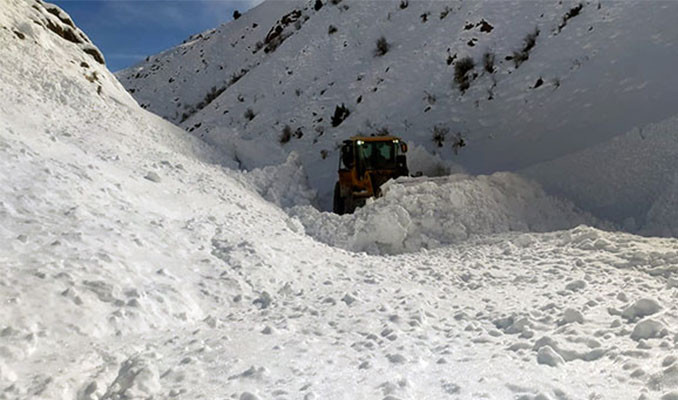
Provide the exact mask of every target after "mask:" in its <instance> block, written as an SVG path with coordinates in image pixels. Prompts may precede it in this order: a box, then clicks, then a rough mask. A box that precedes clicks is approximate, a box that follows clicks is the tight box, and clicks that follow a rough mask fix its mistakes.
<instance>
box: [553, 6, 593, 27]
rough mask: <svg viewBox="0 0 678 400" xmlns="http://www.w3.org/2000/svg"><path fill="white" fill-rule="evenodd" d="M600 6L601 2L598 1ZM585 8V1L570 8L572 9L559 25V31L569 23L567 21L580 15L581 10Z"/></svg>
mask: <svg viewBox="0 0 678 400" xmlns="http://www.w3.org/2000/svg"><path fill="white" fill-rule="evenodd" d="M598 5H599V6H600V3H598ZM583 8H584V4H583V3H579V4H577V5H576V6H575V7H572V8H570V10H569V11H568V12H567V13H566V14H565V15H564V16H563V21H562V22H561V23H560V25H558V32H560V31H562V30H563V28H565V26H566V25H567V21H569V20H570V19H572V18H574V17H576V16H577V15H579V13H580V12H581V10H582V9H583Z"/></svg>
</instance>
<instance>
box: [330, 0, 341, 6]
mask: <svg viewBox="0 0 678 400" xmlns="http://www.w3.org/2000/svg"><path fill="white" fill-rule="evenodd" d="M330 3H332V4H333V5H335V6H336V5H337V4H339V3H341V0H330Z"/></svg>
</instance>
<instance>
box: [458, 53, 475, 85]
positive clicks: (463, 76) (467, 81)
mask: <svg viewBox="0 0 678 400" xmlns="http://www.w3.org/2000/svg"><path fill="white" fill-rule="evenodd" d="M474 67H475V63H474V62H473V58H471V57H464V58H461V59H459V61H457V62H456V63H455V64H454V82H455V83H456V84H457V86H458V87H459V90H460V91H461V92H462V93H464V92H465V91H466V90H467V89H468V88H469V87H471V78H470V76H469V72H470V71H471V70H473V68H474Z"/></svg>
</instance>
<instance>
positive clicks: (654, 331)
mask: <svg viewBox="0 0 678 400" xmlns="http://www.w3.org/2000/svg"><path fill="white" fill-rule="evenodd" d="M667 334H668V332H667V330H666V328H665V327H664V325H663V324H662V323H661V322H658V321H655V320H653V319H646V320H643V321H640V322H639V323H637V324H636V327H635V328H633V332H631V339H633V340H635V341H639V340H641V339H654V338H660V337H664V336H666V335H667Z"/></svg>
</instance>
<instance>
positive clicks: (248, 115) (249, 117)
mask: <svg viewBox="0 0 678 400" xmlns="http://www.w3.org/2000/svg"><path fill="white" fill-rule="evenodd" d="M256 116H257V115H256V114H255V113H254V111H252V109H251V108H248V109H247V110H245V112H244V113H243V117H244V118H245V119H246V120H248V121H251V120H253V119H254V117H256Z"/></svg>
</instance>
